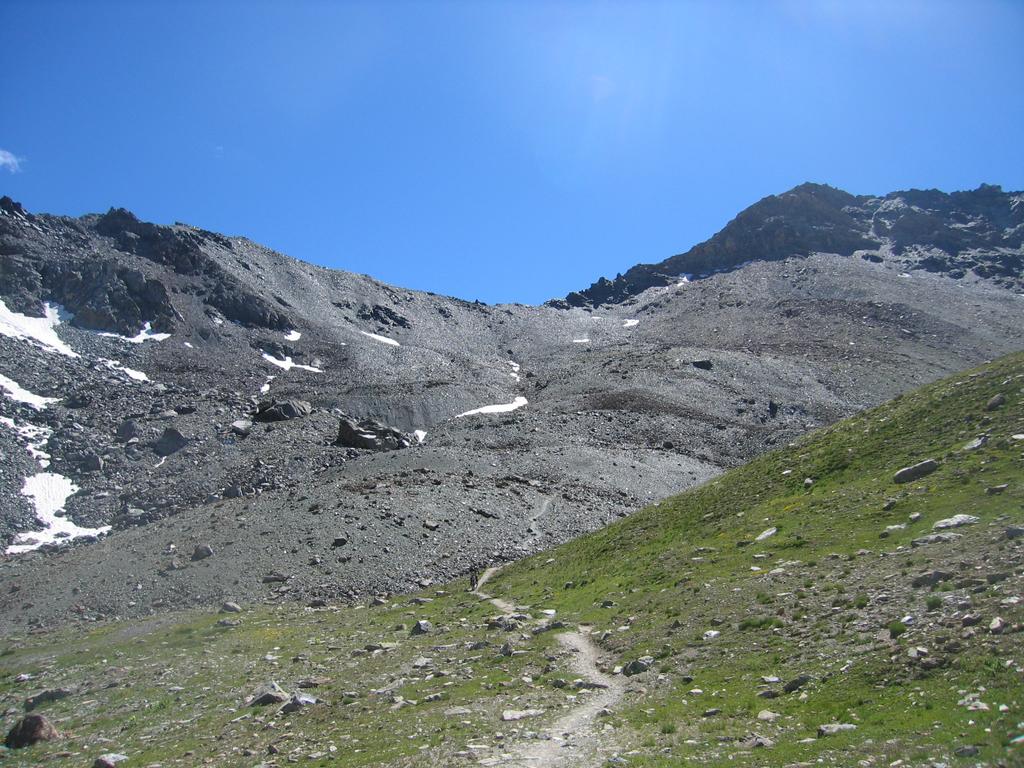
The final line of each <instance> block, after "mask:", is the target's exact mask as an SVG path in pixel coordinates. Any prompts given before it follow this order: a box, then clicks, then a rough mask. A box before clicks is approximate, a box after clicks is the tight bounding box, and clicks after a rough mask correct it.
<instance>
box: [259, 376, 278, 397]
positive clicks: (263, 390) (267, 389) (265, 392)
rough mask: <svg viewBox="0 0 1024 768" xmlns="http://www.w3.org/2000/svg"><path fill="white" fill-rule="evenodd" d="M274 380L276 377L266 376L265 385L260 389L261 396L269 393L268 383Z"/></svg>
mask: <svg viewBox="0 0 1024 768" xmlns="http://www.w3.org/2000/svg"><path fill="white" fill-rule="evenodd" d="M276 378H277V376H267V381H266V383H265V384H264V385H263V386H262V387H260V394H261V395H265V394H267V392H269V391H270V382H272V381H273V380H274V379H276Z"/></svg>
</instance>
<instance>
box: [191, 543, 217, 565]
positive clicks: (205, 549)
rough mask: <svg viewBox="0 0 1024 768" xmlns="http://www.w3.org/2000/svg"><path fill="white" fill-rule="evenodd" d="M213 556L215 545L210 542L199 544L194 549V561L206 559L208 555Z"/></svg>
mask: <svg viewBox="0 0 1024 768" xmlns="http://www.w3.org/2000/svg"><path fill="white" fill-rule="evenodd" d="M212 556H213V547H211V546H210V545H209V544H197V545H196V548H195V549H194V550H192V561H193V562H196V561H198V560H205V559H206V558H208V557H212Z"/></svg>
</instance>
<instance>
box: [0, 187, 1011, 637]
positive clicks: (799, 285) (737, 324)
mask: <svg viewBox="0 0 1024 768" xmlns="http://www.w3.org/2000/svg"><path fill="white" fill-rule="evenodd" d="M822 190H827V188H819V187H809V186H805V187H800V188H797V190H794V191H793V192H792V193H788V195H783V196H780V197H779V198H777V199H778V200H785V201H787V202H783V203H778V204H777V206H778V209H777V211H776V213H775V214H773V216H772V217H769V218H771V219H772V221H773V222H774V223H773V224H771V227H773V228H774V230H773V231H776V232H779V233H781V234H779V235H778V236H777V237H776V238H775V239H776V240H777V243H778V245H777V247H776V248H775V250H773V251H772V252H771V253H770V254H768V253H763V252H761V251H759V250H757V249H756V248H753V246H750V245H749V244H750V243H752V242H758V241H757V240H756V239H754V240H749V239H747V240H744V239H742V238H734V237H732V236H730V237H729V238H726V239H728V240H729V242H734V243H735V244H734V245H733V246H732V247H731V250H730V251H729V253H730V254H731V255H729V256H726V255H722V256H716V257H714V258H712V256H711V255H710V253H711V252H710V251H709V255H708V256H707V258H708V259H709V261H708V262H707V265H706V275H705V276H703V277H702V276H701V274H704V273H703V272H701V271H700V269H699V268H698V271H696V272H694V274H693V278H692V279H690V280H688V281H684V280H680V279H679V277H678V275H679V271H676V272H675V279H674V280H672V281H671V282H670V284H665V283H664V282H662V283H658V284H656V285H654V286H653V287H648V288H647V289H646V290H643V291H639V292H635V293H630V294H629V296H628V298H627V300H626V301H623V302H620V303H614V304H609V305H606V306H600V307H597V308H595V307H594V306H590V305H589V304H587V303H586V302H584V305H583V306H571V307H570V306H561V307H559V306H545V307H527V306H519V305H507V306H493V307H492V306H485V305H482V304H478V303H469V302H465V301H460V300H458V299H453V298H448V297H442V296H436V295H432V294H427V293H421V292H415V291H409V290H404V289H400V288H395V287H392V286H388V285H384V284H382V283H379V282H377V281H375V280H373V279H371V278H369V277H366V276H362V275H355V274H351V273H347V272H342V271H335V270H328V269H324V268H321V267H317V266H314V265H311V264H307V263H304V262H301V261H298V260H296V259H292V258H289V257H287V256H284V255H282V254H279V253H275V252H273V251H271V250H269V249H266V248H264V247H262V246H260V245H258V244H256V243H253V242H251V241H249V240H247V239H245V238H241V237H228V236H224V235H219V234H215V233H212V232H206V231H203V230H200V229H196V228H194V227H190V226H187V225H184V224H175V225H174V226H160V225H155V224H149V223H145V222H141V221H139V220H138V219H136V218H135V217H134V216H133V215H132V214H130V213H129V212H128V211H125V210H122V209H113V210H111V211H109V212H108V213H106V214H103V215H87V216H83V217H81V218H69V217H59V216H50V215H45V214H33V213H31V212H27V211H25V210H24V209H23V208H22V206H20V205H19V204H17V203H16V202H14V201H12V200H10V199H9V198H4V199H2V200H0V214H2V215H0V301H2V302H3V303H2V305H0V452H2V456H3V461H2V464H0V535H2V537H3V539H4V540H5V541H6V542H7V553H8V556H7V557H6V558H5V559H4V561H3V562H0V615H2V616H3V621H4V622H5V623H7V624H9V625H19V624H20V625H24V624H36V623H41V622H43V623H45V622H51V621H55V620H58V619H60V618H62V617H66V616H77V617H81V618H96V617H101V616H112V615H141V614H147V613H150V612H152V611H157V610H162V609H165V608H168V607H175V606H182V605H209V604H211V603H212V602H219V601H220V600H222V599H224V598H225V597H226V596H229V595H230V596H233V597H234V598H235V599H243V598H244V599H247V600H250V599H251V600H285V599H302V600H306V601H310V600H321V599H327V598H336V597H339V596H345V595H348V596H355V595H357V594H362V595H365V594H374V593H381V592H388V591H394V590H402V589H408V588H411V587H415V586H416V585H425V584H428V583H430V582H431V581H436V580H439V579H450V578H453V577H456V576H458V575H460V574H463V573H465V572H466V571H467V569H469V568H470V567H471V566H472V565H480V564H484V563H489V562H498V561H503V560H508V559H512V558H516V557H519V556H522V555H523V554H526V553H529V552H533V551H536V550H539V549H542V548H547V547H549V546H551V545H553V544H556V543H559V542H561V541H565V540H567V539H569V538H572V537H574V536H576V535H578V534H580V533H583V532H586V531H589V530H593V529H595V528H598V527H600V526H602V525H604V524H606V523H607V522H608V521H610V520H612V519H615V518H616V517H618V516H622V515H626V514H628V513H630V512H632V511H634V510H636V509H638V508H640V507H642V506H644V505H646V504H647V503H649V502H651V501H653V500H656V499H658V498H663V497H665V496H667V495H669V494H670V493H674V492H678V491H680V490H683V489H685V488H688V487H691V486H693V485H696V484H699V483H701V482H703V481H705V480H707V479H709V478H711V477H713V476H715V475H717V474H719V473H720V472H722V471H723V470H724V469H727V468H730V467H734V466H737V465H739V464H741V463H743V462H745V461H747V460H748V459H750V458H751V457H753V456H755V455H757V454H760V453H762V452H763V451H765V450H767V449H769V448H771V447H773V446H777V445H784V444H786V443H787V442H789V441H791V440H793V439H795V438H796V437H797V436H798V435H800V434H802V433H804V432H806V431H807V430H809V429H811V428H813V427H816V426H820V425H822V424H826V423H831V422H833V421H835V420H837V419H838V418H840V417H842V416H845V415H848V414H850V413H853V412H855V411H857V410H860V409H862V408H864V407H866V406H869V405H874V404H876V403H879V402H882V401H884V400H886V399H888V398H890V397H892V396H894V395H897V394H899V393H900V392H903V391H905V390H906V389H908V388H909V387H912V386H914V385H916V384H918V383H922V382H926V381H931V380H934V379H936V378H938V377H940V376H942V375H943V374H945V373H948V372H951V371H955V370H961V369H963V368H965V367H967V366H968V365H970V364H972V363H976V362H978V361H982V360H985V359H990V358H994V357H996V356H998V355H1001V354H1003V353H1006V352H1010V351H1014V350H1018V349H1021V348H1022V347H1024V338H1022V337H1024V323H1022V322H1021V310H1022V308H1024V304H1022V301H1024V300H1022V298H1021V295H1020V293H1019V286H1020V278H1021V272H1020V267H1019V264H1020V260H1019V259H1020V235H1019V229H1020V228H1019V225H1016V226H1017V231H1018V234H1017V235H1016V237H1017V240H1016V241H1015V242H1016V243H1017V245H1016V246H1015V247H1016V248H1017V251H1016V256H1014V251H1013V246H1011V245H1002V246H999V248H1002V249H1003V250H998V249H997V248H996V247H995V246H989V245H986V246H984V247H983V246H981V245H978V246H977V247H976V248H974V251H973V252H974V253H975V256H973V257H971V258H974V260H975V261H974V262H973V263H974V264H982V263H995V261H993V260H995V259H996V256H995V255H993V254H996V253H997V251H998V253H999V254H1002V256H1000V258H1003V257H1005V263H1006V264H1007V265H1009V266H1007V267H1006V269H1009V270H1010V274H1003V273H1002V272H998V271H987V270H986V269H983V268H980V267H978V266H972V267H971V268H970V270H965V271H964V273H963V275H962V276H957V275H956V274H955V269H950V270H946V269H943V270H938V271H936V270H935V269H932V268H930V266H931V262H928V263H927V264H926V263H924V260H923V258H924V257H922V260H921V261H913V260H908V258H907V256H906V254H907V253H911V252H913V253H925V252H927V253H928V254H933V255H934V254H935V253H937V252H936V250H935V248H936V247H937V246H935V245H934V243H935V242H937V236H933V235H932V230H931V229H928V227H925V226H924V225H922V227H921V228H920V230H919V231H922V232H924V231H925V230H927V233H926V235H920V240H918V241H913V240H912V239H911V238H912V232H913V231H917V230H913V229H912V227H911V226H910V224H909V223H904V224H899V222H900V221H902V220H903V219H902V218H900V217H899V216H895V214H894V215H893V216H890V217H889V218H886V216H885V215H883V214H882V213H879V214H878V216H876V219H877V220H878V221H881V220H883V219H884V220H885V221H891V222H892V228H895V229H897V230H898V231H899V232H906V234H905V236H901V237H903V239H902V240H899V242H900V243H901V244H902V245H901V246H900V249H896V247H895V245H890V246H887V247H886V248H881V249H876V250H875V251H871V250H870V249H868V248H861V249H860V251H863V253H862V254H859V255H858V256H856V257H854V258H851V257H850V256H849V255H844V252H845V250H846V245H844V247H842V248H840V247H839V243H840V242H841V243H844V244H857V243H853V241H852V240H851V239H850V237H851V236H849V234H848V233H847V234H843V235H840V234H835V235H834V237H832V238H831V239H830V238H829V237H826V236H824V235H822V236H821V237H819V238H818V239H811V240H803V241H800V239H799V238H798V237H797V235H796V234H794V233H799V232H804V231H815V232H817V231H819V230H821V231H828V230H835V231H836V232H838V230H839V229H840V228H839V227H838V225H837V224H836V222H835V221H834V218H835V216H837V215H838V214H836V213H835V210H843V209H840V208H837V205H838V204H837V203H829V204H825V203H823V202H821V200H819V198H820V197H821V196H822V195H825V193H824V192H823V191H822ZM827 191H828V194H827V195H825V197H827V198H828V199H829V200H831V199H832V197H833V196H834V197H836V198H838V199H846V198H849V199H850V200H853V201H858V200H860V198H852V197H850V196H845V193H840V192H838V191H835V190H827ZM906 194H908V193H901V195H906ZM921 194H922V195H924V197H928V195H930V194H931V193H921ZM938 194H939V193H936V195H938ZM958 195H961V196H958ZM986 195H987V196H988V197H989V198H992V199H994V200H997V201H998V200H1002V199H1004V198H1005V199H1006V200H1005V202H1006V208H1007V210H1006V212H1005V213H1004V214H1000V216H1001V218H1000V217H999V216H996V215H995V214H994V213H992V214H990V213H988V212H987V210H988V209H987V208H986V207H985V205H982V203H981V202H978V203H977V205H976V206H975V208H974V209H972V210H976V214H973V215H975V216H976V220H972V221H975V223H973V224H971V222H964V221H961V220H960V219H959V218H957V217H958V216H960V214H955V215H954V213H949V214H948V215H947V214H943V213H942V211H941V210H940V209H939V208H929V209H928V210H929V211H931V213H929V216H931V217H933V218H934V219H936V220H938V221H942V222H944V224H943V226H944V227H945V228H946V229H949V230H957V231H959V229H958V227H959V228H962V229H964V234H962V235H961V238H962V241H963V242H967V239H969V236H970V237H976V238H982V237H983V234H982V233H985V232H988V233H991V232H995V231H1000V232H1003V233H1004V241H1005V243H1010V242H1011V241H1012V238H1013V236H1012V235H1011V234H1005V233H1006V232H1008V231H1009V230H1011V229H1012V228H1013V227H1012V226H1011V225H1012V222H1013V221H1019V217H1020V212H1019V211H1018V207H1017V206H1016V204H1015V203H1014V202H1013V200H1015V199H1016V198H1013V199H1012V200H1011V199H1010V198H1011V197H1012V196H1009V197H1007V196H1005V195H1003V193H1001V192H997V191H994V188H983V189H982V190H980V191H976V192H971V193H957V194H954V195H950V196H941V195H939V197H941V198H943V199H945V198H947V197H948V198H949V199H952V200H957V201H962V200H967V199H970V200H974V199H975V197H978V199H979V200H980V199H982V198H985V199H988V198H986ZM963 196H966V197H963ZM791 197H792V199H790V198H791ZM897 197H899V199H901V200H902V199H904V198H903V197H900V196H897ZM885 199H886V200H888V199H889V198H885ZM895 199H896V198H895V197H894V198H893V200H895ZM915 199H916V198H915ZM990 203H991V205H992V206H995V203H994V202H991V201H990ZM759 205H762V204H759ZM858 205H862V206H863V207H865V210H866V209H867V206H868V202H866V201H865V202H862V203H858ZM872 205H874V204H873V203H872ZM879 205H881V204H879ZM893 205H894V206H895V205H896V204H895V203H893ZM906 205H910V203H909V202H908V203H906ZM913 205H915V206H917V207H918V208H921V209H922V210H924V208H923V207H922V206H923V203H921V202H914V203H913ZM936 205H937V204H936ZM957 205H958V206H960V207H959V208H956V210H957V211H959V210H961V209H964V210H966V208H967V207H968V206H967V203H965V202H958V203H957ZM986 205H988V204H986ZM756 207H757V206H755V208H756ZM847 207H849V206H847ZM751 210H753V209H751ZM950 210H952V209H950ZM747 213H750V212H749V211H748V212H747ZM747 213H745V214H743V215H742V216H741V217H740V218H743V217H745V216H747ZM844 215H846V216H847V217H848V218H853V219H856V220H859V219H857V217H856V216H853V214H850V213H847V214H844ZM858 215H860V214H858ZM1014 217H1016V218H1014ZM739 220H740V219H737V221H739ZM968 224H970V226H968ZM735 226H736V222H733V223H731V224H730V225H729V226H728V227H727V228H726V230H724V231H723V235H724V232H726V231H729V230H730V228H733V229H734V228H735ZM764 226H769V225H768V224H765V225H764ZM875 226H876V228H877V227H878V226H881V225H879V224H877V223H876V225H875ZM935 231H936V232H937V231H938V230H935ZM723 235H719V236H716V238H722V237H723ZM716 238H713V239H712V241H709V243H711V242H714V241H715V240H716ZM773 241H775V240H773ZM798 241H799V242H798ZM723 242H724V241H723ZM893 242H894V243H895V242H896V241H895V240H894V241H893ZM971 242H980V240H974V241H971ZM707 245H708V244H705V246H707ZM700 247H703V246H700ZM695 250H696V249H695ZM897 250H898V253H897ZM691 253H692V252H691ZM957 253H958V254H961V255H958V256H957V258H966V257H964V256H962V253H964V252H961V251H958V252H957ZM860 255H865V256H869V257H870V258H861V257H860ZM1013 258H1016V259H1017V261H1013ZM747 262H749V263H747ZM957 263H960V262H957ZM964 263H966V262H964ZM999 263H1003V262H999ZM1014 264H1016V265H1017V266H1016V267H1013V265H1014ZM1014 270H1016V271H1014ZM670 271H671V270H670Z"/></svg>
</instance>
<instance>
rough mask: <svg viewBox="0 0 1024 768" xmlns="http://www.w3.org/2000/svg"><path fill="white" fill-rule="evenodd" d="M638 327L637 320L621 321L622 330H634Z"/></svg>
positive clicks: (638, 322)
mask: <svg viewBox="0 0 1024 768" xmlns="http://www.w3.org/2000/svg"><path fill="white" fill-rule="evenodd" d="M638 325H640V321H639V320H623V321H622V327H623V328H635V327H636V326H638Z"/></svg>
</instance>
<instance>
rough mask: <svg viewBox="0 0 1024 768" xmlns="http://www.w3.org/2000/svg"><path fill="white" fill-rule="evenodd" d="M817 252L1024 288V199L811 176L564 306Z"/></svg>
mask: <svg viewBox="0 0 1024 768" xmlns="http://www.w3.org/2000/svg"><path fill="white" fill-rule="evenodd" d="M815 252H821V253H836V254H839V255H841V256H854V255H855V254H857V253H860V255H862V256H864V257H865V258H869V259H870V260H872V261H882V260H884V259H888V258H895V259H898V260H900V266H901V268H903V269H915V268H917V269H926V270H929V271H933V272H942V273H944V274H949V275H950V276H952V277H954V278H962V277H964V276H966V275H967V274H968V273H972V274H973V275H974V276H976V277H980V278H983V279H990V280H993V281H995V282H997V283H999V284H1001V285H1003V286H1004V287H1008V288H1018V289H1019V288H1020V287H1022V285H1024V281H1022V268H1024V195H1022V194H1021V193H1007V192H1003V190H1002V188H1001V187H999V186H997V185H991V184H982V185H981V186H980V187H978V188H977V189H975V190H970V191H965V192H952V193H945V192H941V191H939V190H916V189H913V190H908V191H902V192H893V193H890V194H888V195H885V196H884V197H871V196H855V195H851V194H850V193H848V192H844V191H843V190H841V189H836V188H835V187H830V186H828V185H825V184H814V183H810V182H807V183H804V184H801V185H799V186H797V187H794V188H793V189H791V190H789V191H788V192H784V193H782V194H779V195H770V196H768V197H766V198H764V199H762V200H760V201H758V202H757V203H755V204H754V205H752V206H750V207H749V208H747V209H746V210H744V211H742V212H741V213H740V214H739V215H738V216H736V218H735V219H733V220H732V221H730V222H729V223H728V224H726V226H725V227H724V228H723V229H722V230H721V231H720V232H718V233H717V234H716V235H714V236H713V237H712V238H711V239H710V240H707V241H705V242H703V243H700V244H699V245H697V246H694V247H693V248H691V249H690V250H689V251H687V252H685V253H682V254H678V255H676V256H672V257H670V258H668V259H665V260H664V261H662V262H659V263H657V264H638V265H637V266H635V267H632V268H631V269H629V270H627V271H626V272H625V273H624V274H622V275H618V276H616V277H615V279H614V280H608V279H606V278H601V279H599V280H598V281H597V282H595V283H594V284H593V285H591V286H590V288H588V289H586V290H584V291H578V292H573V293H570V294H569V295H568V296H567V297H566V299H565V302H555V304H556V305H560V304H562V305H564V304H568V305H571V306H584V305H598V304H610V303H620V302H622V301H625V300H626V299H628V298H631V297H632V296H635V295H637V294H639V293H641V292H642V291H645V290H647V289H648V288H653V287H657V286H664V285H670V284H672V283H673V282H675V281H677V280H678V279H679V277H680V276H681V275H687V276H689V277H690V279H693V277H697V278H699V277H700V276H701V275H707V274H709V273H712V272H716V271H723V270H730V269H734V268H736V267H737V266H739V265H741V264H743V263H746V262H748V261H753V260H764V261H775V260H779V259H785V258H789V257H792V256H807V255H809V254H811V253H815Z"/></svg>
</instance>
